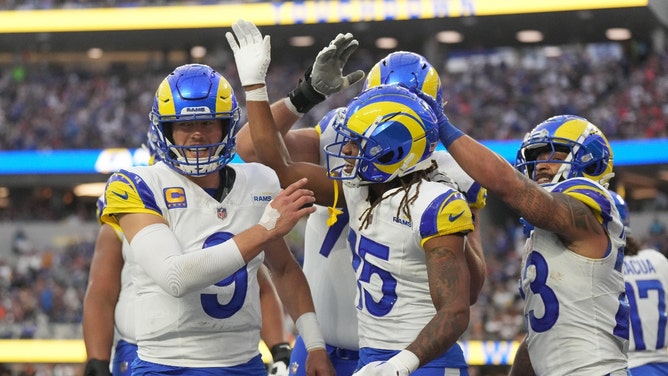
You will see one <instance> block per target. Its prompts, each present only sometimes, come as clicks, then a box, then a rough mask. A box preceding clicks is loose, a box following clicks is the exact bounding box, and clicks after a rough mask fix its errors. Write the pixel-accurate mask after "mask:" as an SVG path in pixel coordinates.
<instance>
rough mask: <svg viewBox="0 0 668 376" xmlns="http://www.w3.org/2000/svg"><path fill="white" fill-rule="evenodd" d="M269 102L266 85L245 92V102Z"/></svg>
mask: <svg viewBox="0 0 668 376" xmlns="http://www.w3.org/2000/svg"><path fill="white" fill-rule="evenodd" d="M248 101H253V102H269V95H267V87H266V86H262V87H260V88H257V89H253V90H250V91H247V92H246V102H248Z"/></svg>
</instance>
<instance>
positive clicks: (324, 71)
mask: <svg viewBox="0 0 668 376" xmlns="http://www.w3.org/2000/svg"><path fill="white" fill-rule="evenodd" d="M358 46H359V42H358V41H357V39H355V38H353V35H352V34H351V33H346V34H339V35H337V36H336V38H334V39H333V40H332V41H331V42H330V43H329V46H327V47H325V48H323V49H322V50H321V51H320V53H318V56H317V57H316V58H315V63H314V64H313V70H312V72H311V85H312V86H313V89H314V90H315V91H317V92H318V93H320V94H322V95H324V96H329V95H331V94H334V93H337V92H339V91H341V90H343V89H345V88H347V87H349V86H350V85H353V84H355V83H357V82H358V81H359V80H361V79H363V78H364V72H363V71H361V70H358V71H355V72H352V73H350V74H348V75H346V76H344V75H343V67H344V66H345V65H346V63H347V62H348V58H349V57H350V55H351V54H352V53H353V52H354V51H355V50H356V49H357V47H358Z"/></svg>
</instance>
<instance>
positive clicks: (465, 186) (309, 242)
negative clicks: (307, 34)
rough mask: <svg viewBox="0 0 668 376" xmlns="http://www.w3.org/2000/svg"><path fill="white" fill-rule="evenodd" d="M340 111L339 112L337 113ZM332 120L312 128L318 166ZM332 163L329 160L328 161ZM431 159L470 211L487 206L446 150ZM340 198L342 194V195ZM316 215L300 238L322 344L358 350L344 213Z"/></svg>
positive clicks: (330, 136) (482, 194)
mask: <svg viewBox="0 0 668 376" xmlns="http://www.w3.org/2000/svg"><path fill="white" fill-rule="evenodd" d="M342 109H344V108H341V110H342ZM335 120H336V116H333V117H332V120H331V121H330V122H329V123H327V124H323V123H320V124H318V126H316V131H317V132H318V134H319V135H320V165H322V166H326V161H327V156H326V155H325V151H324V150H325V146H327V145H328V144H330V143H333V142H334V141H335V140H336V131H335V130H334V127H333V126H332V122H333V121H335ZM330 158H331V157H330ZM432 158H433V159H434V160H436V162H437V163H438V169H439V170H440V171H443V172H445V173H446V174H447V175H448V176H449V177H450V178H451V179H452V180H453V181H454V182H455V185H456V186H457V187H458V188H459V189H460V191H461V192H462V193H464V194H466V195H470V196H471V197H474V199H473V200H471V199H469V201H470V202H471V203H474V204H471V207H483V206H485V198H486V195H485V191H484V188H483V189H481V188H480V185H478V184H474V181H473V179H472V178H471V177H469V176H468V175H467V174H466V173H465V172H464V171H463V170H462V169H461V167H459V165H458V164H457V163H456V162H455V160H454V158H452V156H451V155H450V154H449V153H447V152H445V151H436V152H434V153H433V155H432ZM339 194H342V192H340V193H339ZM316 209H317V210H316V212H315V213H313V214H311V215H310V216H309V217H308V220H307V222H306V229H305V235H304V266H303V270H304V274H305V275H306V278H307V279H308V281H309V286H310V287H311V293H312V295H313V303H314V305H315V311H316V312H318V321H319V322H320V327H321V329H322V334H323V337H324V339H325V342H326V343H327V344H329V345H332V346H336V347H342V348H345V349H349V350H357V349H358V348H359V344H358V341H359V336H358V334H357V310H356V309H355V295H356V293H357V288H356V283H355V279H356V277H355V273H354V271H353V269H352V268H351V263H352V253H351V251H350V248H349V247H348V243H347V240H346V237H347V236H348V229H349V228H348V210H347V209H342V211H343V214H341V215H339V216H338V217H337V221H336V223H334V224H333V225H332V226H329V225H328V224H327V220H328V219H329V218H330V214H329V210H328V209H327V208H326V207H323V206H319V205H316Z"/></svg>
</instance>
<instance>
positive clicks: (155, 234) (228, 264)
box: [130, 223, 245, 297]
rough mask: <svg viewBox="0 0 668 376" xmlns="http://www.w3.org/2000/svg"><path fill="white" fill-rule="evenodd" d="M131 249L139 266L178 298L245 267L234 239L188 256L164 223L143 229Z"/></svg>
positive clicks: (134, 239)
mask: <svg viewBox="0 0 668 376" xmlns="http://www.w3.org/2000/svg"><path fill="white" fill-rule="evenodd" d="M130 247H131V248H132V253H133V254H134V257H133V259H134V260H135V261H136V263H137V264H138V265H139V266H140V267H141V268H142V269H143V270H144V271H145V272H146V274H148V275H149V276H150V277H151V278H152V279H153V280H154V281H155V282H156V283H157V284H158V285H159V286H160V287H161V288H162V289H163V290H165V291H166V292H167V293H168V294H170V295H172V296H175V297H181V296H183V295H185V294H187V293H189V292H192V291H197V290H200V289H202V288H204V287H207V286H210V285H213V284H214V283H216V282H218V281H220V280H222V279H224V278H226V277H228V276H230V275H232V273H234V272H236V271H237V270H239V269H240V268H241V267H243V266H244V265H245V262H244V258H243V256H242V255H241V252H240V251H239V248H238V247H237V244H236V243H235V242H234V239H229V240H227V241H225V242H223V243H221V244H218V245H215V246H212V247H208V248H204V249H202V250H197V251H192V252H187V253H185V252H184V250H183V248H182V247H181V244H180V243H179V240H178V239H177V238H176V235H174V233H173V232H172V230H171V229H170V228H169V227H168V226H167V225H166V224H164V223H157V224H152V225H149V226H146V227H144V228H143V229H141V230H140V231H139V232H138V233H137V235H135V236H134V238H133V239H132V242H131V243H130Z"/></svg>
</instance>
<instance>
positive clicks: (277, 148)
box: [246, 101, 290, 170]
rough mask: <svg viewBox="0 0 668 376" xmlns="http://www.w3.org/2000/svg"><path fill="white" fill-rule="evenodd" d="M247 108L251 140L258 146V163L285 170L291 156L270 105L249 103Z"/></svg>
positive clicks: (256, 150) (255, 102) (256, 102)
mask: <svg viewBox="0 0 668 376" xmlns="http://www.w3.org/2000/svg"><path fill="white" fill-rule="evenodd" d="M246 107H247V111H248V125H249V127H248V128H249V131H250V135H251V139H252V142H253V145H257V146H256V147H255V155H256V157H257V160H258V162H260V163H262V164H265V165H267V166H269V167H271V168H272V169H274V170H277V169H281V168H284V167H285V166H286V165H288V164H289V163H290V154H289V152H288V150H287V147H286V146H285V143H284V142H283V138H282V136H281V133H280V132H279V130H278V128H277V127H276V124H275V123H274V120H273V118H272V114H271V109H270V108H269V104H268V103H267V102H261V101H249V102H247V103H246Z"/></svg>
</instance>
